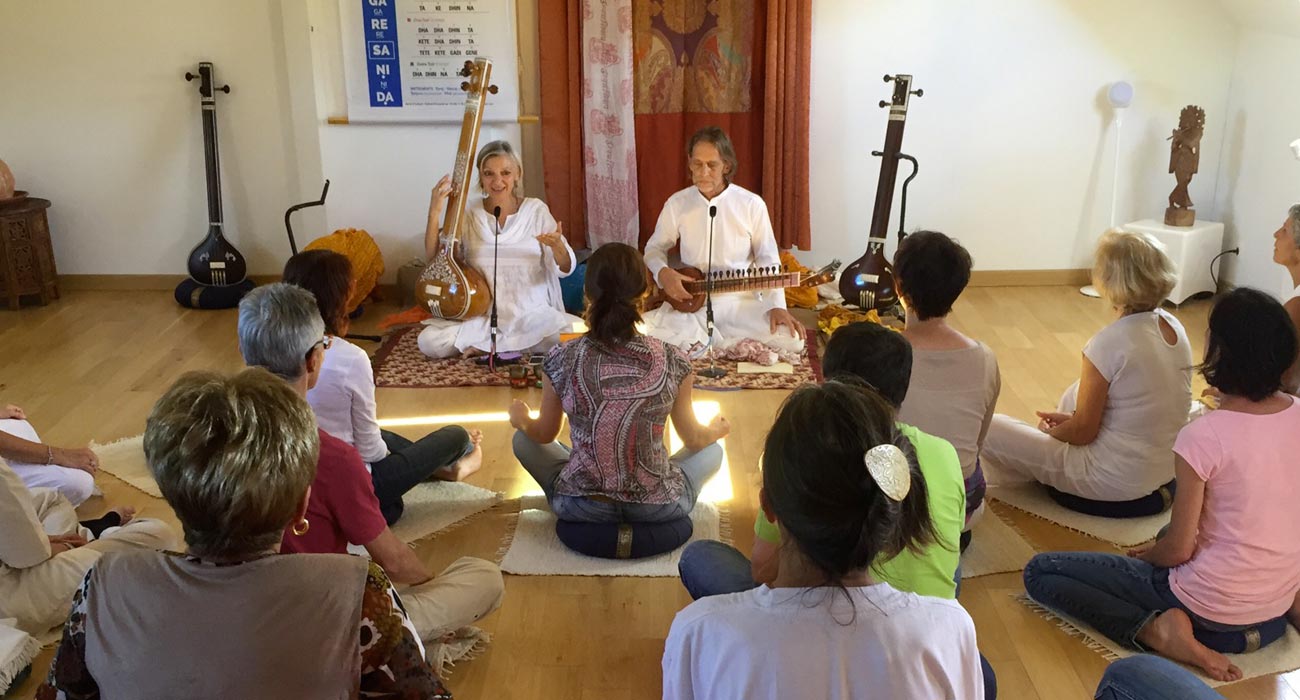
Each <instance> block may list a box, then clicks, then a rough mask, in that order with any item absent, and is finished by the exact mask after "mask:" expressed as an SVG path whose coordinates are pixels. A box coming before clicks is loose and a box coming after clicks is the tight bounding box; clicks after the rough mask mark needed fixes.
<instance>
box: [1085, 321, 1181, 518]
mask: <svg viewBox="0 0 1300 700" xmlns="http://www.w3.org/2000/svg"><path fill="white" fill-rule="evenodd" d="M1158 319H1164V320H1165V321H1167V322H1168V323H1169V325H1170V326H1172V327H1173V329H1174V332H1175V334H1176V335H1177V339H1176V340H1175V341H1174V343H1173V344H1170V343H1167V342H1165V339H1164V336H1163V335H1162V334H1161V333H1160V323H1159V320H1158ZM1083 354H1084V356H1085V357H1087V358H1088V360H1089V361H1091V362H1092V364H1093V365H1094V366H1096V367H1097V370H1098V371H1099V372H1101V376H1102V377H1104V378H1105V379H1106V381H1108V382H1110V390H1109V391H1108V392H1107V395H1106V408H1105V411H1104V412H1103V413H1102V416H1101V430H1100V432H1098V433H1097V439H1096V440H1094V441H1093V442H1092V444H1090V445H1088V446H1087V447H1088V450H1087V454H1088V457H1089V459H1090V460H1091V462H1092V463H1091V465H1090V466H1091V467H1092V473H1093V474H1095V475H1096V476H1097V477H1098V479H1099V481H1101V482H1104V486H1105V487H1109V488H1110V490H1112V491H1114V494H1115V498H1116V499H1117V500H1122V499H1125V498H1136V497H1137V495H1140V494H1145V493H1150V492H1152V491H1154V490H1156V489H1157V488H1159V487H1160V486H1161V485H1163V484H1165V483H1168V482H1169V481H1170V480H1172V479H1173V478H1174V458H1173V455H1172V454H1171V450H1173V447H1174V439H1175V438H1177V437H1178V431H1179V430H1181V429H1182V427H1183V425H1184V424H1185V423H1186V422H1187V407H1188V406H1189V405H1191V401H1192V369H1191V368H1192V346H1191V344H1190V343H1189V342H1188V341H1187V332H1186V331H1184V330H1183V324H1181V323H1179V322H1178V319H1177V318H1174V316H1173V315H1172V314H1170V313H1169V312H1167V311H1165V310H1164V309H1156V310H1155V311H1148V312H1144V313H1136V314H1131V315H1129V316H1124V317H1122V318H1119V319H1117V320H1116V321H1114V322H1113V323H1111V324H1110V325H1109V326H1106V327H1105V328H1103V329H1101V330H1100V331H1098V332H1097V334H1096V335H1094V336H1093V337H1092V339H1091V340H1089V341H1088V344H1087V345H1085V346H1084V347H1083ZM1099 489H1100V490H1103V491H1105V489H1104V488H1103V487H1101V486H1099ZM1106 492H1109V491H1106Z"/></svg>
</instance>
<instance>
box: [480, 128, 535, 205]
mask: <svg viewBox="0 0 1300 700" xmlns="http://www.w3.org/2000/svg"><path fill="white" fill-rule="evenodd" d="M497 156H503V157H505V158H509V159H510V160H511V161H512V162H514V164H515V188H514V189H513V190H511V192H510V193H511V194H513V195H514V196H516V197H518V198H519V199H523V198H524V164H523V163H521V162H519V156H517V155H515V148H514V146H511V145H510V142H509V141H492V142H491V143H489V144H488V145H486V146H484V147H483V148H480V149H479V152H478V158H476V159H474V168H475V169H477V170H478V190H479V192H483V191H484V190H483V164H484V163H486V162H487V159H488V158H495V157H497Z"/></svg>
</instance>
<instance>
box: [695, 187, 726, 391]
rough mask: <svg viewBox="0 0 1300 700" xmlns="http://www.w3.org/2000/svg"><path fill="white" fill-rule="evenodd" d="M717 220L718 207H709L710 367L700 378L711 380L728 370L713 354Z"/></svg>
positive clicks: (706, 286)
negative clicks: (715, 223)
mask: <svg viewBox="0 0 1300 700" xmlns="http://www.w3.org/2000/svg"><path fill="white" fill-rule="evenodd" d="M717 218H718V207H717V205H715V204H711V205H709V271H708V272H707V273H705V278H704V323H705V326H706V327H707V328H708V330H709V366H708V367H706V368H705V369H702V370H700V376H701V377H707V378H709V379H718V378H720V377H725V376H727V370H725V369H723V368H721V367H719V366H718V363H717V357H716V356H715V355H714V352H713V280H714V274H713V222H714V221H715V220H716V219H717Z"/></svg>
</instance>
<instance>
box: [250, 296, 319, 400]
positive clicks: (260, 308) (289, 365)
mask: <svg viewBox="0 0 1300 700" xmlns="http://www.w3.org/2000/svg"><path fill="white" fill-rule="evenodd" d="M323 337H325V321H324V319H322V318H321V316H320V309H319V308H317V306H316V297H314V296H312V293H311V292H309V291H307V290H305V289H303V288H302V287H299V286H296V285H292V284H286V283H284V282H276V283H275V284H268V285H265V286H262V287H257V288H256V289H254V290H253V291H251V292H249V293H248V294H247V295H246V296H245V297H244V300H243V301H241V302H239V352H240V354H242V355H243V356H244V363H245V364H247V365H248V366H249V367H265V368H266V369H268V370H270V371H271V373H272V374H275V375H278V376H279V377H281V378H283V379H287V380H290V381H292V380H295V379H297V378H298V377H301V376H302V375H303V373H304V372H305V371H306V370H307V353H309V352H311V349H312V347H314V346H315V345H316V343H318V342H320V339H321V338H323Z"/></svg>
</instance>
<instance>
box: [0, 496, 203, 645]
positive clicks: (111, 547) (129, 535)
mask: <svg viewBox="0 0 1300 700" xmlns="http://www.w3.org/2000/svg"><path fill="white" fill-rule="evenodd" d="M31 496H32V505H33V506H34V507H35V509H36V517H37V518H39V519H40V521H41V526H42V527H43V528H44V529H45V534H47V535H72V534H80V535H81V536H83V537H85V538H87V539H90V536H91V535H90V532H89V531H87V530H86V529H85V528H83V527H81V525H80V524H79V523H78V522H77V511H76V510H74V509H73V507H72V504H71V503H69V502H68V499H66V498H64V497H63V496H61V495H60V494H59V493H58V492H57V491H55V490H54V489H44V488H40V489H31ZM179 545H180V541H179V540H178V539H177V537H176V534H175V532H174V531H173V530H172V528H171V527H170V526H168V525H167V524H166V523H163V522H161V521H158V520H149V519H140V520H134V521H132V522H130V523H128V524H127V525H125V526H123V527H115V528H109V529H108V530H105V531H104V533H103V534H102V535H100V538H99V539H97V540H95V541H93V542H90V543H89V544H86V545H85V546H82V547H78V548H76V549H74V550H72V551H69V552H62V553H60V554H56V555H54V556H53V557H50V558H49V559H46V560H45V561H43V562H41V563H39V564H37V565H35V566H31V567H28V568H26V569H15V568H12V567H9V566H5V565H2V564H0V618H5V617H12V618H16V619H17V620H18V627H19V628H21V629H22V630H23V631H25V632H27V633H29V634H33V635H38V634H43V633H45V632H46V631H48V630H49V629H51V628H53V627H57V626H59V625H62V624H63V621H64V620H65V619H66V618H67V616H68V609H69V608H70V607H71V604H72V594H73V593H75V592H76V590H77V587H79V586H80V585H81V580H82V579H83V578H85V576H86V572H87V571H89V570H90V568H91V567H92V566H94V565H95V562H97V561H99V558H100V557H102V556H103V555H105V554H107V553H109V552H125V551H130V550H132V549H136V548H141V547H144V548H148V549H175V548H177V547H178V546H179Z"/></svg>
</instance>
